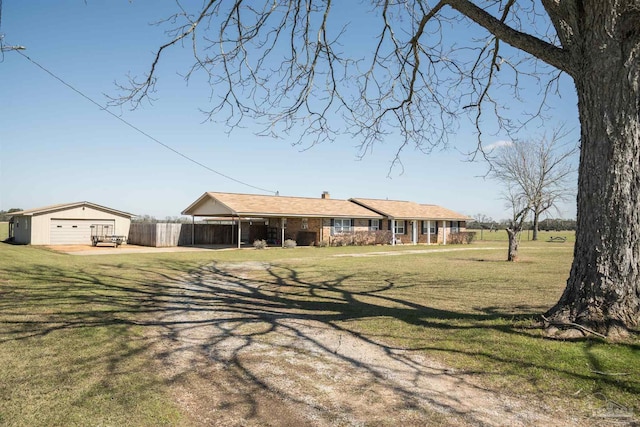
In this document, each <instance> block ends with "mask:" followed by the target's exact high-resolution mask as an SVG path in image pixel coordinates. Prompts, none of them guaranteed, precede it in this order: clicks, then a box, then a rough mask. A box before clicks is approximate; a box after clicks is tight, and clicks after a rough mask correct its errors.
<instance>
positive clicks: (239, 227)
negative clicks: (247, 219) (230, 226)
mask: <svg viewBox="0 0 640 427" xmlns="http://www.w3.org/2000/svg"><path fill="white" fill-rule="evenodd" d="M241 238H242V221H241V220H240V217H239V216H238V249H240V244H241V243H240V239H241Z"/></svg>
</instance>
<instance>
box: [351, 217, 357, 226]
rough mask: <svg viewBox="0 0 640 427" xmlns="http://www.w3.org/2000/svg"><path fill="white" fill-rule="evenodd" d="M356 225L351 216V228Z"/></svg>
mask: <svg viewBox="0 0 640 427" xmlns="http://www.w3.org/2000/svg"><path fill="white" fill-rule="evenodd" d="M355 226H356V220H355V219H353V218H351V228H353V227H355Z"/></svg>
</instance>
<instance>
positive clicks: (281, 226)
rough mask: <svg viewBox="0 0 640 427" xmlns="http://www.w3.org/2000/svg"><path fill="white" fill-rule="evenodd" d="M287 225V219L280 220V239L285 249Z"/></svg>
mask: <svg viewBox="0 0 640 427" xmlns="http://www.w3.org/2000/svg"><path fill="white" fill-rule="evenodd" d="M286 223H287V219H286V218H280V233H281V237H280V244H281V245H282V247H283V248H284V226H285V225H286Z"/></svg>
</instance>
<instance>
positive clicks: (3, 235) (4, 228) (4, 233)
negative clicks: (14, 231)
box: [0, 222, 9, 242]
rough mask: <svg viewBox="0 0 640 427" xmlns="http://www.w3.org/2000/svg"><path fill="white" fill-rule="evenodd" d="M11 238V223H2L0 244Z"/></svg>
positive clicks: (0, 223)
mask: <svg viewBox="0 0 640 427" xmlns="http://www.w3.org/2000/svg"><path fill="white" fill-rule="evenodd" d="M8 237H9V223H8V222H0V242H3V241H4V240H6V239H7V238H8Z"/></svg>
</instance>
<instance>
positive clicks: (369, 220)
mask: <svg viewBox="0 0 640 427" xmlns="http://www.w3.org/2000/svg"><path fill="white" fill-rule="evenodd" d="M371 221H372V220H369V229H371Z"/></svg>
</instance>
